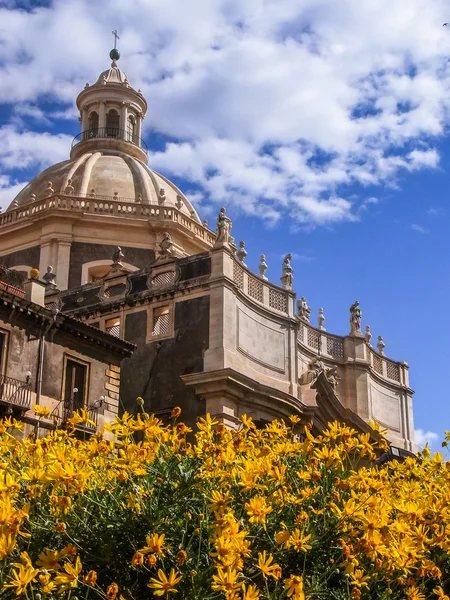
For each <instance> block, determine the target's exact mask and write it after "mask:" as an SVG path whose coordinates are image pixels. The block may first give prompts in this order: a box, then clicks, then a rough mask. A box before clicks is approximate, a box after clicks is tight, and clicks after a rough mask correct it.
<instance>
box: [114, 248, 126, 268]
mask: <svg viewBox="0 0 450 600" xmlns="http://www.w3.org/2000/svg"><path fill="white" fill-rule="evenodd" d="M124 258H125V255H124V254H123V252H122V248H121V247H120V246H117V248H116V251H115V252H114V254H113V257H112V259H113V263H114V266H118V267H121V266H122V260H123V259H124Z"/></svg>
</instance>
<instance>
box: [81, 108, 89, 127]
mask: <svg viewBox="0 0 450 600" xmlns="http://www.w3.org/2000/svg"><path fill="white" fill-rule="evenodd" d="M87 128H88V109H87V108H83V110H82V111H81V132H83V131H86V130H87Z"/></svg>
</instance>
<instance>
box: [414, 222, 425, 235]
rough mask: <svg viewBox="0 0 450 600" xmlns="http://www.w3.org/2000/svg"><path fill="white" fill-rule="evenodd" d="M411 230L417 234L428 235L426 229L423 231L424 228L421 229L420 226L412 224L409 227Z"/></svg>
mask: <svg viewBox="0 0 450 600" xmlns="http://www.w3.org/2000/svg"><path fill="white" fill-rule="evenodd" d="M411 229H412V230H413V231H417V233H428V231H427V229H425V227H422V226H421V225H417V224H416V223H413V224H412V225H411Z"/></svg>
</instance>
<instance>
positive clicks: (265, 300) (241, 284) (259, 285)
mask: <svg viewBox="0 0 450 600" xmlns="http://www.w3.org/2000/svg"><path fill="white" fill-rule="evenodd" d="M233 281H234V283H235V284H236V287H237V288H238V289H239V290H240V291H241V292H242V293H244V294H245V295H246V296H248V297H249V298H250V299H251V300H253V301H254V302H257V303H258V304H261V306H265V307H266V308H268V309H269V310H274V311H276V312H279V313H283V314H284V315H289V313H290V311H289V305H290V301H291V303H292V294H290V293H289V292H288V291H287V290H283V289H282V288H280V287H278V286H276V285H273V284H271V283H269V282H268V281H266V280H264V279H262V278H261V277H258V276H257V275H254V274H253V273H252V272H251V271H249V269H248V268H246V266H245V265H243V264H242V263H240V262H239V261H238V260H236V259H233Z"/></svg>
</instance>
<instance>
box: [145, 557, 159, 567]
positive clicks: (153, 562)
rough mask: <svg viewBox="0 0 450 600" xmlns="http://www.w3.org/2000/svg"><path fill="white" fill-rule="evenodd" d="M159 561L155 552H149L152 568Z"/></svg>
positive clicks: (149, 561)
mask: <svg viewBox="0 0 450 600" xmlns="http://www.w3.org/2000/svg"><path fill="white" fill-rule="evenodd" d="M157 562H158V559H157V557H156V556H155V555H154V554H149V555H148V556H147V564H148V566H149V567H150V568H152V567H154V566H155V565H156V563H157Z"/></svg>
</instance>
